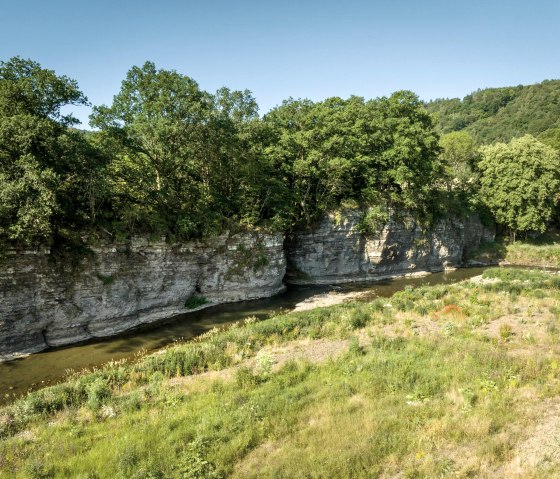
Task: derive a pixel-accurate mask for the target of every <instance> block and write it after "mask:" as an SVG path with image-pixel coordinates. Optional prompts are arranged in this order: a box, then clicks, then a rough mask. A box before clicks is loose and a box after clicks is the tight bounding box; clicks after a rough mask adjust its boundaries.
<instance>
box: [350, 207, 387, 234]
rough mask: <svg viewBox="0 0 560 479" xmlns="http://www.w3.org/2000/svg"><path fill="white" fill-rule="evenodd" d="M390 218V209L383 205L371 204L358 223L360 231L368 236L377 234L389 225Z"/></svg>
mask: <svg viewBox="0 0 560 479" xmlns="http://www.w3.org/2000/svg"><path fill="white" fill-rule="evenodd" d="M389 219H390V214H389V210H388V208H386V207H383V206H370V207H369V208H368V209H367V210H366V211H365V213H364V214H363V216H362V219H361V220H360V222H359V223H358V225H357V229H358V231H359V232H360V233H362V234H363V235H366V236H376V235H378V234H379V233H380V232H381V231H382V230H383V228H384V227H385V226H386V225H387V223H388V222H389Z"/></svg>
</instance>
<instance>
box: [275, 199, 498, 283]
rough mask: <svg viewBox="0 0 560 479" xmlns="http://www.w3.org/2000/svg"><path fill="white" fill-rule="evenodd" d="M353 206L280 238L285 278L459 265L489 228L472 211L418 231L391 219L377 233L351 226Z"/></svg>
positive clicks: (335, 279) (321, 278)
mask: <svg viewBox="0 0 560 479" xmlns="http://www.w3.org/2000/svg"><path fill="white" fill-rule="evenodd" d="M361 218H362V212H361V211H359V210H351V211H345V212H342V213H340V212H339V213H337V214H330V215H326V216H325V217H324V218H323V219H322V220H321V221H320V222H319V224H318V225H316V227H315V228H312V229H311V230H309V231H301V232H298V233H295V234H293V235H292V236H291V237H289V238H287V239H286V242H285V249H286V257H287V260H288V269H287V275H286V280H287V282H289V283H292V284H335V283H347V282H357V281H369V280H378V279H383V278H390V277H393V276H399V275H405V274H418V273H425V272H436V271H442V270H444V269H447V268H456V267H458V266H461V264H462V262H463V259H464V257H465V256H466V255H467V254H468V252H469V251H472V250H473V249H475V248H477V247H478V246H479V244H480V242H481V241H492V240H493V239H494V234H493V232H492V231H491V230H489V229H486V228H485V227H484V226H483V225H482V223H481V222H480V220H479V219H478V217H476V216H472V217H470V218H467V219H446V220H441V221H439V223H437V225H436V226H435V228H434V229H432V230H431V231H424V230H423V229H422V228H421V227H420V226H419V225H418V224H417V223H416V222H414V221H412V220H410V219H401V220H396V219H394V218H393V219H392V220H391V221H389V223H388V224H387V225H386V226H385V227H384V228H383V230H382V231H380V232H379V233H378V234H377V235H374V236H371V237H366V236H364V235H362V234H360V233H359V232H358V231H357V226H358V224H359V222H360V220H361Z"/></svg>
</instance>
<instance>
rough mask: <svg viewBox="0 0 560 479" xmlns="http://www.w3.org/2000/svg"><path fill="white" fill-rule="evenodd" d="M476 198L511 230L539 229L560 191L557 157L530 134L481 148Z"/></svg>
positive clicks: (559, 167)
mask: <svg viewBox="0 0 560 479" xmlns="http://www.w3.org/2000/svg"><path fill="white" fill-rule="evenodd" d="M479 168H480V171H481V180H480V182H481V189H480V198H481V201H482V202H484V203H485V204H486V205H487V206H488V208H489V210H490V211H491V212H492V213H493V215H494V217H495V218H496V221H497V222H498V223H500V224H503V225H505V226H506V227H507V228H509V229H510V231H512V232H513V233H514V234H515V233H516V232H524V231H538V232H540V233H543V232H544V231H545V230H546V227H547V223H548V222H549V221H550V219H551V218H552V215H553V212H554V207H555V205H556V203H557V202H558V198H559V194H560V157H559V154H558V152H556V151H555V150H554V149H553V148H551V147H549V146H547V145H544V144H542V143H540V142H539V141H537V140H536V139H535V138H533V137H532V136H530V135H526V136H524V137H523V138H519V139H514V140H512V141H511V142H510V143H508V144H504V143H498V144H496V145H493V146H487V147H485V148H483V149H482V159H481V161H480V163H479Z"/></svg>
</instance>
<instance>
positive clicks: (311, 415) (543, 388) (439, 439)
mask: <svg viewBox="0 0 560 479" xmlns="http://www.w3.org/2000/svg"><path fill="white" fill-rule="evenodd" d="M558 280H559V277H558V276H557V275H554V274H550V273H546V272H542V271H527V270H518V269H515V270H513V269H504V270H488V271H487V272H485V274H484V275H483V277H482V278H481V279H480V280H479V281H478V282H473V281H467V282H463V283H460V284H457V285H440V286H433V287H428V286H426V287H421V288H416V289H412V288H409V289H407V290H405V291H402V292H400V293H397V294H395V295H394V296H393V297H392V298H390V299H377V300H373V301H372V302H369V303H354V304H344V305H339V306H334V307H329V308H320V309H315V310H311V311H305V312H301V313H294V314H284V315H280V316H276V317H274V318H271V319H268V320H265V321H261V322H255V321H254V320H252V319H249V320H248V321H246V322H245V323H243V324H237V325H235V326H233V327H230V328H227V329H225V330H213V331H211V332H210V333H207V334H205V335H204V336H202V337H200V338H199V339H198V340H197V341H193V342H189V343H185V344H180V345H176V346H173V347H170V348H167V349H166V350H164V351H163V352H162V353H159V354H153V355H149V356H142V357H139V358H138V360H137V361H136V362H134V363H132V364H124V363H114V364H110V365H107V366H106V367H104V368H102V369H99V370H96V371H93V372H90V373H87V374H80V375H75V376H73V377H70V378H69V379H68V381H66V382H65V383H63V384H60V385H57V386H52V387H49V388H45V389H43V390H40V391H37V392H34V393H31V394H29V395H28V396H26V397H24V398H22V399H21V400H19V401H17V402H16V403H14V404H12V405H10V406H7V407H4V408H3V409H0V437H1V438H2V439H0V477H2V478H20V477H21V478H28V477H30V478H48V477H72V478H90V479H92V478H221V477H240V478H250V477H259V478H260V477H264V478H266V477H271V478H272V477H275V478H276V477H286V478H292V477H333V478H334V477H336V478H339V477H340V478H345V477H348V478H360V477H403V478H437V477H464V478H467V477H534V478H538V477H555V475H558V474H560V466H559V465H558V464H560V463H559V462H558V461H554V460H549V459H547V457H549V456H550V454H552V458H554V457H555V456H554V454H555V452H554V451H555V449H551V451H553V452H551V453H549V452H550V451H549V450H548V449H547V447H548V446H549V445H550V447H554V443H553V440H554V438H555V437H556V435H557V434H560V426H556V424H560V416H553V417H552V418H551V419H550V424H551V426H550V427H551V428H552V430H551V431H549V435H548V436H547V437H543V438H541V441H542V444H541V447H539V448H538V451H537V452H535V451H533V450H532V449H530V448H529V447H526V446H524V445H525V444H527V441H528V440H529V439H531V437H534V434H536V433H534V431H538V430H540V429H539V427H540V424H541V423H542V421H543V417H546V414H544V413H543V411H550V410H554V408H553V407H551V404H556V403H555V402H554V401H556V396H557V395H558V394H559V393H560V379H559V378H560V373H559V368H558V364H559V362H560V358H559V354H558V353H559V347H558V334H559V333H558V328H557V327H556V322H557V320H558V311H560V291H559V289H558V286H559V283H558ZM520 285H521V286H522V287H520ZM537 291H538V292H539V293H538V294H535V293H536V292H537ZM505 319H507V323H506V322H504V320H505ZM504 324H507V325H508V327H506V326H504ZM529 333H531V334H532V336H531V337H532V339H531V340H528V339H527V334H529ZM341 340H344V341H346V343H345V344H347V346H346V350H345V351H344V352H343V353H342V354H340V355H338V356H335V357H333V358H331V359H328V360H326V361H316V360H313V359H311V358H312V355H310V356H309V359H305V358H299V359H291V360H290V359H288V360H287V361H285V362H283V363H281V364H275V363H276V360H275V358H276V356H275V352H274V351H276V350H281V351H286V350H288V349H289V347H290V345H292V344H298V345H300V346H302V345H304V346H305V347H306V348H308V350H309V351H310V352H313V350H314V348H316V346H315V343H317V344H318V342H319V341H320V342H322V344H325V342H326V343H327V344H328V342H329V341H333V342H335V341H338V342H340V341H341ZM302 347H303V346H302ZM524 352H526V353H527V354H525V353H524ZM207 371H216V373H215V374H209V373H208V374H198V375H197V376H193V377H190V375H193V374H194V375H196V374H197V373H204V372H207ZM228 371H233V374H226V373H227V372H228ZM187 379H188V380H187ZM559 407H560V405H559ZM554 428H556V429H554ZM532 431H533V433H532ZM551 441H552V442H551ZM549 443H550V444H549ZM539 451H541V452H542V454H541V452H539ZM545 453H546V454H545ZM541 456H542V457H541ZM518 460H519V461H520V464H521V465H523V464H528V466H527V467H525V468H523V467H522V468H521V469H520V470H521V472H520V474H521V475H515V474H517V472H519V471H517V469H515V467H517V462H516V461H518ZM535 461H536V463H535ZM520 467H521V466H520Z"/></svg>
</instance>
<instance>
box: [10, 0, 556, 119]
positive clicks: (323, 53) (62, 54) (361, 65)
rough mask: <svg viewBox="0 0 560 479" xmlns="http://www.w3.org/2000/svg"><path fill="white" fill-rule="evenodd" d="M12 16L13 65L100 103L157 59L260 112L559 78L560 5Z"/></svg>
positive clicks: (115, 6)
mask: <svg viewBox="0 0 560 479" xmlns="http://www.w3.org/2000/svg"><path fill="white" fill-rule="evenodd" d="M1 12H2V28H1V29H0V59H3V60H6V59H8V58H10V57H11V56H14V55H20V56H23V57H25V58H32V59H33V60H36V61H38V62H39V63H41V64H42V65H43V66H44V67H48V68H52V69H54V70H56V72H57V73H59V74H65V75H68V76H70V77H72V78H75V79H76V80H78V82H79V85H80V87H81V89H82V90H83V91H84V92H85V93H86V95H87V96H88V97H89V99H90V101H91V102H92V103H94V104H103V103H110V102H111V99H112V96H113V95H114V94H115V93H116V92H117V91H118V89H119V86H120V82H121V81H122V79H123V78H124V76H125V74H126V71H127V70H128V69H129V68H130V67H131V66H132V65H141V64H142V63H143V62H144V61H146V60H152V61H154V62H155V63H156V65H157V66H158V67H161V68H169V69H175V70H178V71H179V72H181V73H184V74H187V75H189V76H191V77H192V78H194V79H195V80H196V81H198V83H199V84H200V85H201V87H202V88H204V89H206V90H209V91H214V90H216V89H217V88H219V87H220V86H228V87H230V88H235V89H245V88H248V89H249V90H251V91H252V92H253V94H254V95H255V97H256V98H257V101H258V103H259V105H260V110H261V113H266V111H268V110H269V109H270V108H272V107H273V106H275V105H277V104H279V103H280V102H281V101H282V100H283V99H284V98H287V97H289V96H292V97H295V98H300V97H301V98H304V97H306V98H310V99H312V100H320V99H323V98H325V97H328V96H334V95H337V96H342V97H347V96H349V95H351V94H356V95H360V96H365V97H366V98H371V97H377V96H382V95H388V94H390V93H391V92H393V91H395V90H400V89H410V90H413V91H415V92H416V93H418V94H419V95H420V97H421V98H423V99H431V98H437V97H453V96H459V97H463V96H464V95H466V94H467V93H469V92H471V91H473V90H476V89H477V88H484V87H490V86H506V85H517V84H528V83H535V82H539V81H542V80H544V79H551V78H560V61H559V60H560V26H559V25H560V0H534V1H532V2H531V1H528V0H527V1H519V0H485V1H482V0H470V1H464V0H463V1H455V0H445V1H443V0H423V1H422V0H383V1H379V0H371V1H358V0H338V1H330V0H323V1H319V0H317V1H306V0H300V1H292V0H282V1H269V0H255V1H245V0H231V1H218V0H199V1H189V0H184V1H166V0H160V1H157V0H151V1H144V0H135V1H130V0H113V1H106V0H97V1H89V2H83V1H79V0H74V1H61V0H49V1H46V0H41V1H39V0H35V1H26V0H19V1H17V2H16V1H9V0H3V2H2V8H1ZM76 115H77V116H78V117H79V118H80V119H82V120H84V121H85V123H86V124H87V115H88V112H87V111H85V110H82V111H76ZM84 126H85V125H84Z"/></svg>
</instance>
